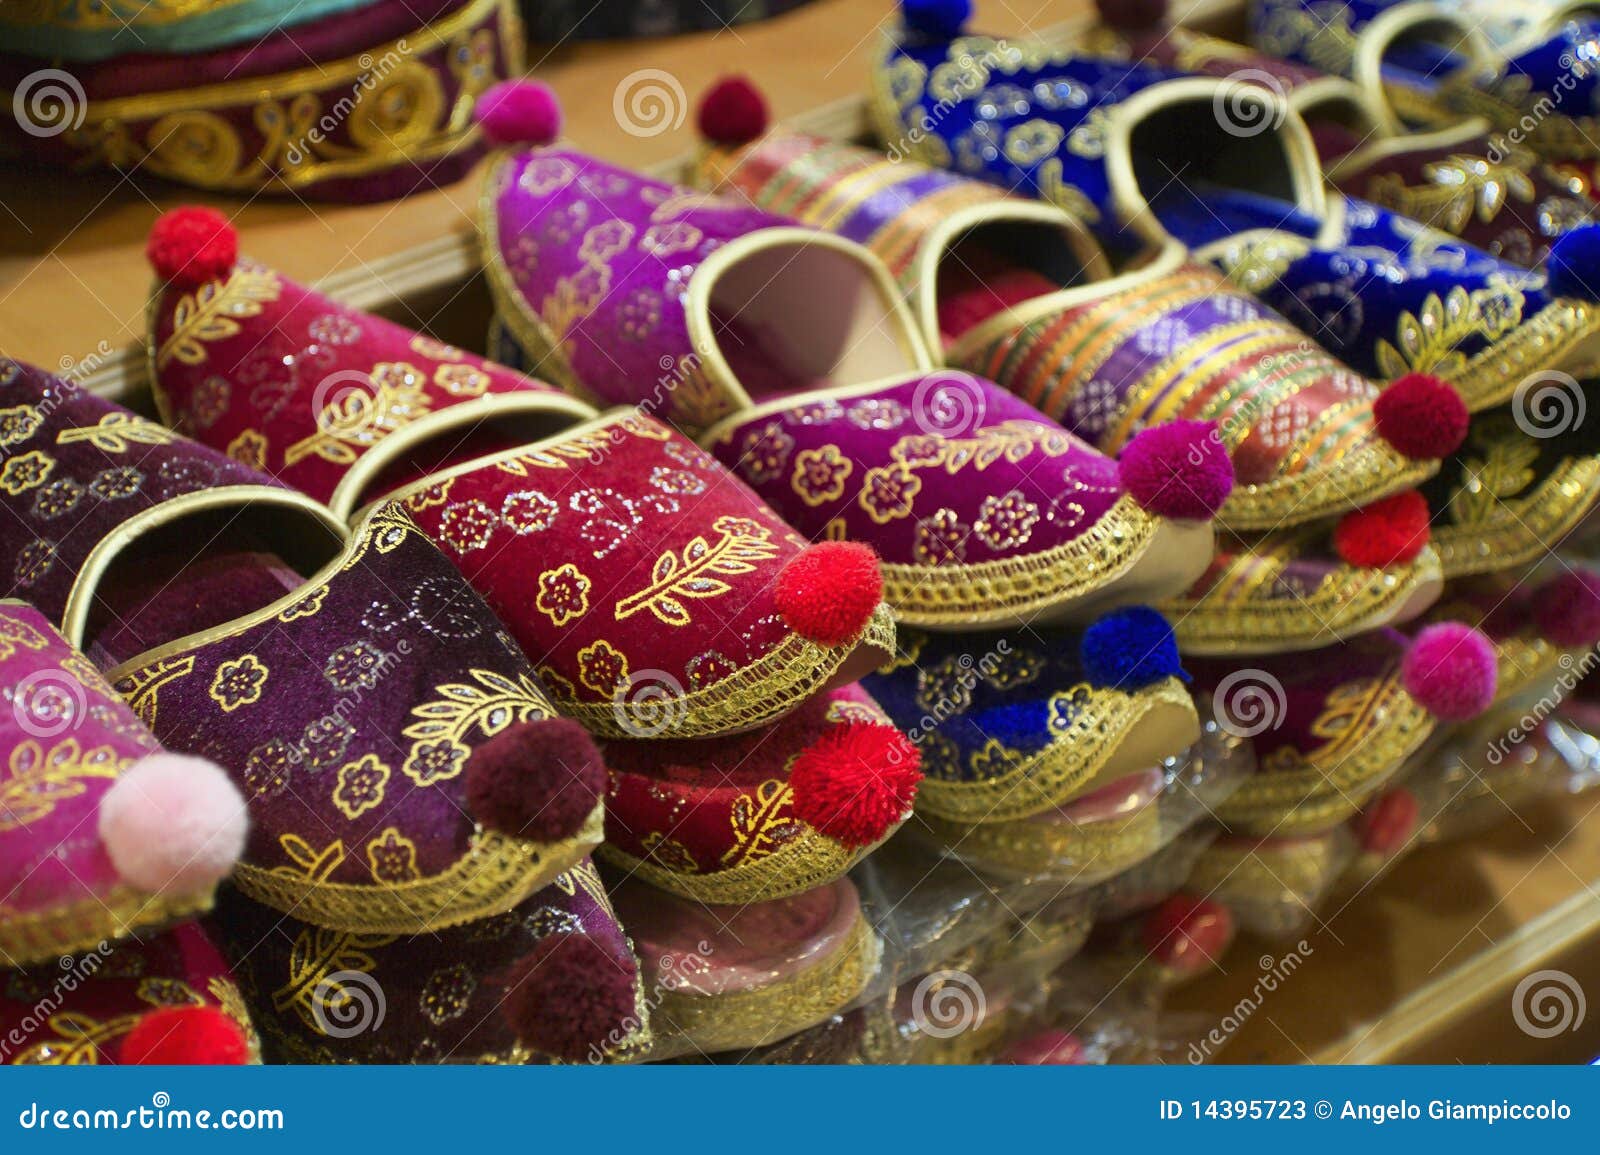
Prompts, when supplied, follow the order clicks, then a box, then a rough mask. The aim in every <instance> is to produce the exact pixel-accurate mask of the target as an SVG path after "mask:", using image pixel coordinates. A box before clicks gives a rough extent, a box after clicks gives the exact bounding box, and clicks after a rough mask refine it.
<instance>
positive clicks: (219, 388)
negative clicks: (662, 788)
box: [188, 374, 233, 429]
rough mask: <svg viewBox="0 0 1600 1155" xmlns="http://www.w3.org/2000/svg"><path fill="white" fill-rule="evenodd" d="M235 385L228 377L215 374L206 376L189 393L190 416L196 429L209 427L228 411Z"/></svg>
mask: <svg viewBox="0 0 1600 1155" xmlns="http://www.w3.org/2000/svg"><path fill="white" fill-rule="evenodd" d="M232 396H233V387H232V386H231V385H229V384H228V379H227V378H226V377H218V376H216V375H215V374H212V375H211V376H209V377H207V378H205V379H204V380H202V381H201V382H200V384H198V385H196V386H195V387H194V392H193V393H191V394H189V412H188V418H189V420H190V421H191V422H193V424H194V427H195V428H196V429H209V428H211V426H213V425H215V424H216V423H217V421H218V419H219V418H220V417H221V416H222V415H223V414H224V413H226V412H227V411H228V403H229V401H230V400H232Z"/></svg>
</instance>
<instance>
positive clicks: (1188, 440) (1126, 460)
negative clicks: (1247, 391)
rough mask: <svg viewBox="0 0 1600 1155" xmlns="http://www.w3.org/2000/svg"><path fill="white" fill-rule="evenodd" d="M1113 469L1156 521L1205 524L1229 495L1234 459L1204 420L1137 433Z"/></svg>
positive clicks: (1160, 426)
mask: <svg viewBox="0 0 1600 1155" xmlns="http://www.w3.org/2000/svg"><path fill="white" fill-rule="evenodd" d="M1117 466H1118V468H1119V470H1120V471H1121V474H1122V484H1123V486H1124V487H1125V488H1126V489H1127V491H1128V492H1129V493H1131V494H1132V495H1133V499H1134V500H1135V501H1137V502H1138V503H1139V504H1140V505H1141V506H1143V507H1144V508H1145V509H1147V510H1149V511H1150V512H1151V513H1154V514H1156V515H1158V516H1160V517H1172V518H1181V519H1184V520H1188V521H1206V520H1209V519H1210V518H1212V517H1214V516H1215V515H1216V512H1217V510H1219V509H1221V508H1222V503H1223V502H1224V501H1226V500H1228V494H1230V493H1232V492H1233V461H1232V459H1230V458H1229V457H1228V451H1227V449H1226V447H1224V446H1223V444H1222V439H1221V438H1219V437H1218V436H1217V431H1216V427H1215V426H1214V425H1213V424H1211V423H1210V422H1208V421H1169V422H1167V423H1166V424H1164V425H1157V426H1154V427H1153V428H1150V429H1145V430H1141V431H1140V432H1139V433H1138V434H1136V435H1135V436H1134V438H1133V439H1132V440H1131V441H1129V442H1128V444H1127V445H1125V446H1124V447H1123V450H1122V454H1121V456H1119V457H1118V458H1117Z"/></svg>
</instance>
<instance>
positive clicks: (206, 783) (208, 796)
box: [100, 753, 247, 894]
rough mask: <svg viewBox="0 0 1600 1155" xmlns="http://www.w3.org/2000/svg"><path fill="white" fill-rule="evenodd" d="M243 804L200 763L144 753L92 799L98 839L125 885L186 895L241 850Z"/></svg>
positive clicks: (219, 873)
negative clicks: (96, 805) (96, 809)
mask: <svg viewBox="0 0 1600 1155" xmlns="http://www.w3.org/2000/svg"><path fill="white" fill-rule="evenodd" d="M246 826H247V824H246V820H245V802H244V798H243V796H242V795H240V793H239V791H238V788H237V787H235V786H234V784H233V783H232V782H230V781H229V780H228V776H227V775H226V774H224V773H223V772H222V771H221V770H220V769H218V768H217V767H216V766H215V765H213V764H212V763H210V762H207V761H206V760H205V759H204V758H191V757H188V756H187V755H184V754H168V753H160V754H151V755H149V756H148V757H144V758H141V759H139V761H137V762H135V763H134V764H133V765H132V766H130V767H128V769H127V771H126V772H124V773H123V775H122V776H121V777H120V778H118V779H117V780H116V781H115V782H114V783H112V785H111V789H110V790H108V791H106V795H105V797H104V798H102V799H101V800H100V840H101V841H102V842H104V843H105V847H106V853H107V855H109V856H110V858H111V865H112V866H113V867H115V868H116V871H117V873H118V874H120V875H121V876H122V877H123V879H125V880H126V881H127V882H128V883H130V884H131V885H133V886H136V887H138V888H139V889H141V890H148V891H151V892H153V893H170V894H193V893H195V892H196V891H200V890H204V889H205V888H207V887H210V886H215V885H216V884H217V883H218V882H221V881H222V880H223V879H224V878H226V877H227V876H228V875H229V873H231V872H232V870H233V866H234V863H236V862H238V860H239V855H240V854H242V853H243V852H244V840H245V832H246Z"/></svg>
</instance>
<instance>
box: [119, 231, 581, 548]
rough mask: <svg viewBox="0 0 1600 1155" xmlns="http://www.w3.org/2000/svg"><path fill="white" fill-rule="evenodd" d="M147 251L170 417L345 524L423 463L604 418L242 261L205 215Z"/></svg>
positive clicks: (228, 236) (160, 377)
mask: <svg viewBox="0 0 1600 1155" xmlns="http://www.w3.org/2000/svg"><path fill="white" fill-rule="evenodd" d="M148 252H149V255H150V262H151V264H152V265H153V266H154V268H155V271H156V276H157V278H158V285H159V287H158V289H157V292H156V295H155V298H154V300H153V301H152V302H151V306H150V315H149V323H150V380H151V383H152V387H153V389H154V392H155V399H156V407H157V408H158V409H159V410H160V412H161V416H162V419H163V420H165V421H166V422H167V424H169V425H171V426H173V427H174V428H176V429H177V430H178V431H179V432H181V433H183V434H185V435H187V436H190V437H194V438H197V439H198V440H200V441H202V442H204V443H205V444H207V445H209V446H211V447H212V448H214V449H220V450H222V451H223V452H225V453H226V454H227V455H228V456H229V457H231V458H233V459H234V460H236V461H240V462H243V463H244V464H246V465H248V466H251V467H252V468H254V469H259V470H262V471H263V472H266V473H270V474H271V475H272V476H273V477H275V478H277V479H278V480H280V481H282V482H284V483H285V484H287V485H292V486H293V487H294V488H296V489H298V490H301V491H303V492H305V493H309V494H310V495H311V496H312V497H314V498H316V499H317V500H318V501H325V502H327V503H328V505H329V507H330V508H332V510H333V511H334V513H335V514H336V515H338V516H339V517H340V518H348V517H349V516H350V514H351V513H352V512H353V511H354V510H355V509H356V508H357V507H358V506H360V505H363V504H365V503H366V502H367V501H370V500H371V499H372V498H373V497H375V496H378V495H379V494H381V493H382V492H383V491H384V490H385V488H389V487H392V486H393V485H395V484H397V483H399V482H402V481H406V480H412V479H414V477H415V476H417V475H418V474H419V471H420V470H423V469H424V468H425V465H424V463H426V462H429V461H433V460H437V459H440V458H442V457H444V456H446V455H451V454H453V455H456V456H457V458H458V459H459V458H460V457H461V456H462V455H466V456H476V455H477V453H481V452H483V451H485V450H486V449H488V448H495V447H499V446H501V445H506V446H509V445H522V444H525V443H527V442H529V441H533V440H536V439H538V438H539V437H541V436H545V435H548V434H550V433H554V432H558V431H559V430H561V429H563V428H565V427H567V426H569V425H573V424H576V423H577V422H578V421H580V420H583V419H586V418H590V417H593V416H595V410H594V409H593V408H592V407H591V406H589V405H586V404H584V403H583V402H581V401H578V400H575V399H574V398H572V397H569V396H568V395H567V394H565V393H562V392H561V391H560V390H558V389H554V388H552V387H551V386H548V385H546V384H544V383H543V382H540V381H534V380H532V379H531V378H528V377H525V376H523V375H522V374H520V373H517V372H514V371H513V370H510V369H507V368H505V367H503V366H500V365H495V364H493V363H492V362H488V361H485V360H483V359H482V358H480V357H476V356H473V355H472V354H470V353H466V352H463V351H462V350H460V349H457V348H455V347H454V346H451V345H446V344H444V343H443V342H440V341H437V340H435V339H434V338H432V337H429V336H427V335H426V334H423V333H418V332H416V331H415V330H412V329H407V328H405V327H404V326H402V325H397V324H395V323H394V322H392V321H387V320H385V319H383V318H382V317H376V316H373V315H372V314H370V313H365V312H362V311H361V310H359V309H352V308H350V307H349V306H347V305H341V304H339V303H338V302H336V301H333V300H331V299H329V298H328V297H325V296H323V295H322V294H321V293H318V292H316V291H315V290H314V289H308V288H306V287H305V286H303V285H299V284H296V283H295V282H294V281H292V280H290V279H289V278H287V277H285V276H282V275H281V274H279V273H276V272H274V271H273V270H271V269H269V268H265V267H263V266H261V265H257V264H254V263H251V262H249V261H241V260H239V258H238V237H237V234H236V233H235V231H234V228H233V226H232V225H231V224H229V223H228V221H227V219H226V218H225V217H223V216H222V214H221V213H218V212H215V211H213V210H211V209H203V208H181V209H176V210H173V211H172V212H169V213H167V214H165V215H164V216H162V217H161V218H160V219H159V220H157V221H156V223H155V226H154V227H153V228H152V229H151V230H150V239H149V245H148ZM474 450H475V452H474Z"/></svg>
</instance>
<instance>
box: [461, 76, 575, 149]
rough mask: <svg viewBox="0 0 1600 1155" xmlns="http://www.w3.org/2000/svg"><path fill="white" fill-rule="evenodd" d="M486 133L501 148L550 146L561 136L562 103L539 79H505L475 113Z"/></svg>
mask: <svg viewBox="0 0 1600 1155" xmlns="http://www.w3.org/2000/svg"><path fill="white" fill-rule="evenodd" d="M472 115H473V117H474V119H476V120H477V122H478V123H479V124H480V125H481V126H482V127H483V134H484V135H485V136H487V137H488V138H489V139H490V140H491V141H493V142H494V143H495V144H500V145H515V144H526V145H543V144H550V143H551V142H553V141H554V140H555V139H556V138H557V137H559V136H560V135H561V102H560V101H559V100H557V99H556V94H555V93H554V92H552V91H550V86H549V85H547V84H541V83H540V82H539V81H537V80H503V81H501V82H500V83H499V84H496V85H495V86H494V87H493V88H491V89H489V90H488V91H487V92H485V93H484V94H483V95H482V96H480V97H478V103H477V105H476V107H475V108H474V109H473V110H472Z"/></svg>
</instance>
